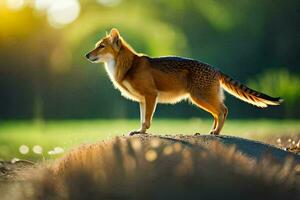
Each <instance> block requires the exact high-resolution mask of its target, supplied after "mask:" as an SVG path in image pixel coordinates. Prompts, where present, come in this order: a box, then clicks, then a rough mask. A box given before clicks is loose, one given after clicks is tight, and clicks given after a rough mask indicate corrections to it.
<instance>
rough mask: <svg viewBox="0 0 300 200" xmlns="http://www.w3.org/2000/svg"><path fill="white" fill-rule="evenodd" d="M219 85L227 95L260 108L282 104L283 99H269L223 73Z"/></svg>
mask: <svg viewBox="0 0 300 200" xmlns="http://www.w3.org/2000/svg"><path fill="white" fill-rule="evenodd" d="M220 83H221V85H222V87H223V88H224V90H226V91H227V92H228V93H230V94H232V95H233V96H235V97H237V98H239V99H241V100H242V101H245V102H247V103H250V104H252V105H255V106H258V107H261V108H265V107H268V105H279V104H280V103H282V102H283V99H281V98H279V97H278V98H274V97H270V96H268V95H266V94H263V93H260V92H258V91H255V90H252V89H250V88H248V87H247V86H245V85H243V84H241V83H240V82H238V81H236V80H234V79H232V78H231V77H229V76H228V75H226V74H223V73H221V78H220Z"/></svg>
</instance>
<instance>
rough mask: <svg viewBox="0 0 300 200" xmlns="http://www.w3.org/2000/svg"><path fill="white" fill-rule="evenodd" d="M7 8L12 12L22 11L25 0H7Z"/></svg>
mask: <svg viewBox="0 0 300 200" xmlns="http://www.w3.org/2000/svg"><path fill="white" fill-rule="evenodd" d="M6 4H7V7H8V8H9V9H11V10H20V9H22V8H23V7H24V6H25V1H24V0H7V1H6Z"/></svg>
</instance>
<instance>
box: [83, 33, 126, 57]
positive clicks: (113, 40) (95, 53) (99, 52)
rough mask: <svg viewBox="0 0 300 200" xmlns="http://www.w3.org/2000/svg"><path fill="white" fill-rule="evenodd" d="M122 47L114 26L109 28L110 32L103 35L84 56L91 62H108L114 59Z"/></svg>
mask: <svg viewBox="0 0 300 200" xmlns="http://www.w3.org/2000/svg"><path fill="white" fill-rule="evenodd" d="M121 47H122V39H121V37H120V33H119V31H118V30H117V29H116V28H113V29H111V31H110V34H109V35H106V36H105V37H103V38H102V39H101V40H100V41H98V42H97V43H96V45H95V48H94V49H93V50H92V51H90V52H89V53H87V54H86V55H85V57H86V58H87V59H88V60H89V61H91V62H93V63H98V62H108V61H109V60H111V59H114V58H115V57H116V56H117V55H118V53H119V51H120V49H121Z"/></svg>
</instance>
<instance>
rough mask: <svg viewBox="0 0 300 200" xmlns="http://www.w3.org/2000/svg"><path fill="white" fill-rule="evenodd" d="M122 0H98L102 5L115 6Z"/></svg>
mask: <svg viewBox="0 0 300 200" xmlns="http://www.w3.org/2000/svg"><path fill="white" fill-rule="evenodd" d="M121 1H122V0H97V2H98V3H99V4H101V5H104V6H108V7H113V6H117V5H119V4H120V3H121Z"/></svg>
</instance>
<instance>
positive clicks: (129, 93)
mask: <svg viewBox="0 0 300 200" xmlns="http://www.w3.org/2000/svg"><path fill="white" fill-rule="evenodd" d="M105 70H106V72H107V74H108V76H109V78H110V80H111V81H112V82H113V84H114V87H115V88H118V89H119V90H120V91H121V94H122V96H124V97H126V98H128V99H132V100H135V101H138V98H137V96H136V94H134V92H133V91H134V90H133V89H132V87H131V86H130V84H129V83H128V82H127V81H123V84H124V83H125V84H124V86H125V85H126V86H125V87H126V88H127V90H126V89H125V88H123V87H122V86H121V85H120V84H119V83H118V82H117V81H116V72H117V67H116V61H115V59H113V58H111V59H108V60H106V62H105Z"/></svg>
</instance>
